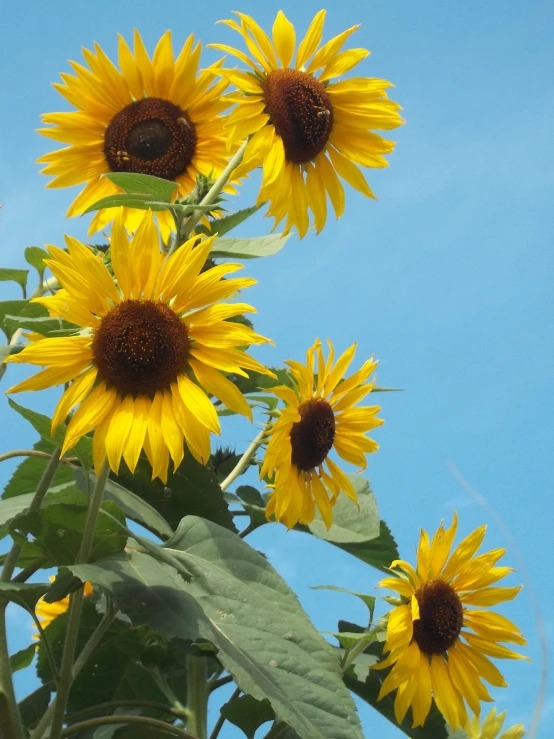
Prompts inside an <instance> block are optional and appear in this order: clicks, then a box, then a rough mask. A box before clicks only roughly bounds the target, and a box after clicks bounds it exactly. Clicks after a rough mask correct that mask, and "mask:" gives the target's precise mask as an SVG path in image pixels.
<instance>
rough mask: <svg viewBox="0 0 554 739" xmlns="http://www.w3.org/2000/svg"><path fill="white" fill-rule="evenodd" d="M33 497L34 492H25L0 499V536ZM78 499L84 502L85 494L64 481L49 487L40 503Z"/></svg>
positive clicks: (46, 503) (24, 509) (47, 503)
mask: <svg viewBox="0 0 554 739" xmlns="http://www.w3.org/2000/svg"><path fill="white" fill-rule="evenodd" d="M34 497H35V494H34V493H25V494H23V495H17V496H12V497H11V498H5V499H2V500H0V537H2V536H5V535H6V534H7V528H6V524H8V523H9V522H10V521H12V520H13V519H14V518H16V516H19V515H20V514H21V513H23V512H24V511H26V510H27V509H28V508H29V506H30V505H31V502H32V500H33V498H34ZM79 499H80V500H81V501H83V502H86V498H85V496H84V495H83V494H82V493H81V491H80V490H78V489H77V487H76V486H75V484H74V483H72V482H65V483H62V484H61V485H56V486H54V487H51V488H49V490H48V492H47V494H46V497H45V499H44V500H43V502H42V505H43V506H48V505H52V504H57V503H60V502H64V503H67V502H73V501H74V500H79Z"/></svg>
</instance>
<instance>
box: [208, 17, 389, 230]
mask: <svg viewBox="0 0 554 739" xmlns="http://www.w3.org/2000/svg"><path fill="white" fill-rule="evenodd" d="M237 16H238V18H239V20H240V25H239V24H238V23H237V22H236V21H234V20H225V21H220V22H221V23H224V24H225V25H227V26H229V27H230V28H232V29H233V30H235V31H237V32H238V33H240V34H241V36H242V37H243V39H244V42H245V43H246V46H247V47H248V51H249V52H250V55H251V56H250V57H249V56H247V55H246V54H244V53H243V52H241V51H238V50H237V49H234V48H232V47H230V46H225V45H223V44H210V46H211V47H213V48H216V49H220V50H222V51H225V52H228V53H230V54H233V55H234V56H236V57H237V58H238V59H239V60H240V61H241V62H242V63H243V64H246V65H247V66H248V67H249V70H248V71H247V72H240V71H238V70H231V69H221V68H220V69H217V70H215V71H216V72H217V73H218V74H221V75H223V76H224V77H226V78H227V79H228V80H229V82H231V83H232V84H234V85H235V86H236V87H237V88H238V91H239V93H238V94H232V95H229V96H227V100H229V101H230V102H233V103H236V104H237V106H236V108H235V109H234V110H233V111H232V112H231V114H230V115H229V118H228V124H227V125H228V127H229V138H230V141H231V143H232V144H233V145H236V144H240V143H241V142H242V141H243V140H244V139H245V138H246V137H247V136H250V137H251V138H250V140H249V142H248V146H247V147H246V151H245V154H244V158H243V162H242V165H240V166H239V168H238V169H237V170H236V176H237V177H240V176H241V175H244V174H246V173H247V172H249V171H250V170H252V169H254V168H255V167H259V166H261V165H263V177H262V186H261V189H260V193H259V197H258V202H259V203H263V202H266V201H269V202H270V205H269V210H268V215H270V216H273V217H274V218H275V226H277V225H278V224H279V223H280V222H281V221H282V220H283V219H284V218H286V224H285V232H288V231H289V230H290V229H291V228H292V227H293V226H295V227H296V228H297V230H298V233H299V234H300V236H301V237H303V236H304V235H305V234H306V232H307V230H308V227H309V214H308V209H309V210H311V211H312V213H313V217H314V225H315V228H316V230H317V232H318V233H319V232H320V231H321V229H322V228H323V226H324V225H325V221H326V218H327V195H328V196H329V198H330V200H331V203H332V205H333V208H334V211H335V215H336V217H337V218H340V216H341V215H342V213H343V211H344V189H343V185H342V183H341V181H340V179H339V175H340V177H342V178H343V179H344V180H345V181H346V182H347V183H348V184H349V185H351V186H352V187H353V188H355V189H356V190H358V191H359V192H361V193H363V194H364V195H366V196H367V197H370V198H373V197H375V196H374V195H373V193H372V191H371V190H370V188H369V186H368V184H367V182H366V180H365V177H364V175H363V174H362V172H361V171H360V169H359V168H358V166H357V165H361V166H363V167H386V166H387V161H386V160H385V158H384V157H383V155H384V154H389V153H390V152H391V151H392V150H393V149H394V143H393V142H392V141H387V140H386V139H384V138H382V137H381V136H379V135H378V134H376V133H374V132H373V131H372V130H371V129H377V130H389V129H392V128H396V127H397V126H399V125H401V123H403V120H402V118H401V116H400V114H399V112H398V111H399V110H400V106H399V105H397V104H396V103H394V102H393V101H392V100H389V99H388V97H387V94H386V92H385V90H386V89H387V88H389V87H392V85H391V83H390V82H386V81H385V80H381V79H374V78H367V77H353V78H351V79H346V80H341V81H340V82H337V81H334V82H333V81H332V80H333V78H335V77H338V76H342V75H343V74H345V73H346V72H348V71H350V70H351V69H352V68H353V67H354V66H356V64H358V62H360V61H361V60H362V59H365V57H367V56H368V55H369V51H367V50H366V49H349V50H347V51H341V48H342V46H343V44H344V42H345V41H346V39H347V38H348V37H349V36H350V35H351V34H352V33H353V32H354V31H356V30H357V29H358V28H359V26H352V28H349V29H348V30H346V31H344V32H343V33H341V34H339V35H338V36H335V38H333V39H331V40H330V41H328V42H327V43H326V44H324V45H323V46H321V47H320V48H319V49H318V46H319V44H320V41H321V36H322V33H323V23H324V20H325V11H324V10H320V11H319V13H318V14H317V15H316V16H315V18H314V19H313V20H312V22H311V24H310V27H309V28H308V31H307V33H306V35H305V37H304V38H303V40H302V41H301V43H300V45H299V46H298V50H297V52H296V57H295V58H294V63H293V55H294V49H295V46H296V34H295V30H294V26H293V25H292V24H291V23H290V22H289V21H288V20H287V18H286V17H285V15H284V13H283V12H282V11H279V12H278V13H277V17H276V19H275V22H274V24H273V34H272V35H273V44H272V43H271V41H270V39H269V37H268V36H267V35H266V33H265V32H264V31H263V30H262V29H261V28H260V27H259V26H258V24H257V23H256V21H254V20H253V19H252V18H251V17H250V16H248V15H244V14H243V13H237Z"/></svg>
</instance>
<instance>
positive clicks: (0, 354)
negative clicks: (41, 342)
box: [0, 344, 23, 369]
mask: <svg viewBox="0 0 554 739" xmlns="http://www.w3.org/2000/svg"><path fill="white" fill-rule="evenodd" d="M22 350H23V347H22V346H18V345H13V346H11V345H10V344H0V365H1V364H2V362H3V361H4V359H5V358H6V357H9V356H10V354H19V352H20V351H22ZM2 369H5V366H4V367H2Z"/></svg>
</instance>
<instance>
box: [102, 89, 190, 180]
mask: <svg viewBox="0 0 554 739" xmlns="http://www.w3.org/2000/svg"><path fill="white" fill-rule="evenodd" d="M195 149H196V131H195V128H194V124H193V123H191V120H190V118H189V116H188V115H187V113H185V111H183V110H181V108H179V106H178V105H173V103H170V102H168V101H167V100H161V99H160V98H144V100H137V101H136V102H134V103H131V104H130V105H127V106H126V107H125V108H123V110H120V111H119V113H117V114H116V115H115V116H114V117H113V118H112V120H111V121H110V122H109V123H108V125H107V127H106V131H105V133H104V155H105V157H106V160H107V162H108V165H109V167H110V169H111V170H112V172H137V173H140V174H151V175H155V176H156V177H163V178H164V179H166V180H174V179H175V178H176V177H178V176H179V175H180V174H184V172H186V170H187V167H188V166H189V164H190V163H191V160H192V157H193V156H194V152H195Z"/></svg>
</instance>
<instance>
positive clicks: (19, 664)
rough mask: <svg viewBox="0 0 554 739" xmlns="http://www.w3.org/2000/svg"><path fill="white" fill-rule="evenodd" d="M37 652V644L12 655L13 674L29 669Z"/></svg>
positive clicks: (11, 666)
mask: <svg viewBox="0 0 554 739" xmlns="http://www.w3.org/2000/svg"><path fill="white" fill-rule="evenodd" d="M36 651H37V645H36V644H29V646H28V647H25V649H20V650H19V652H16V653H15V654H12V655H10V669H11V671H12V672H18V671H19V670H24V669H25V668H26V667H29V665H30V664H31V662H32V661H33V659H34V658H35V654H36Z"/></svg>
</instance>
